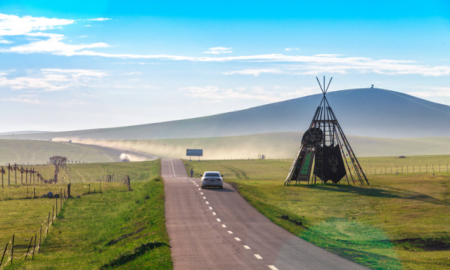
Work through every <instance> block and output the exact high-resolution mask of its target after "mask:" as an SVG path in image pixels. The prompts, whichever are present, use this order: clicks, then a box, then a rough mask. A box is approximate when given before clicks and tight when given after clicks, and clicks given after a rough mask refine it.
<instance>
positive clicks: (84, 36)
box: [77, 35, 88, 38]
mask: <svg viewBox="0 0 450 270" xmlns="http://www.w3.org/2000/svg"><path fill="white" fill-rule="evenodd" d="M87 37H88V35H83V36H77V38H87Z"/></svg>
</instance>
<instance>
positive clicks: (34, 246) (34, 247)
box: [31, 234, 36, 260]
mask: <svg viewBox="0 0 450 270" xmlns="http://www.w3.org/2000/svg"><path fill="white" fill-rule="evenodd" d="M35 249H36V234H34V245H33V256H32V257H31V259H32V260H34V250H35Z"/></svg>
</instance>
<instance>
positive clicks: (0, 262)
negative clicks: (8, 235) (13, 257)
mask: <svg viewBox="0 0 450 270" xmlns="http://www.w3.org/2000/svg"><path fill="white" fill-rule="evenodd" d="M8 245H9V242H8V243H6V247H5V251H3V256H2V260H1V261H0V266H2V263H3V258H5V254H6V250H7V249H8Z"/></svg>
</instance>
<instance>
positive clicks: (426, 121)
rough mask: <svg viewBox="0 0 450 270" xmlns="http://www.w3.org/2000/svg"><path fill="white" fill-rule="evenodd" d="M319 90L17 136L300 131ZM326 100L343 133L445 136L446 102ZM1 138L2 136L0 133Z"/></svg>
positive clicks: (366, 92) (350, 95)
mask: <svg viewBox="0 0 450 270" xmlns="http://www.w3.org/2000/svg"><path fill="white" fill-rule="evenodd" d="M321 98H322V94H318V95H312V96H307V97H302V98H296V99H291V100H287V101H283V102H277V103H272V104H268V105H264V106H259V107H254V108H250V109H246V110H241V111H235V112H230V113H223V114H218V115H212V116H206V117H199V118H193V119H186V120H179V121H170V122H163V123H155V124H146V125H139V126H129V127H118V128H106V129H93V130H80V131H68V132H52V133H38V134H22V135H17V137H18V138H22V139H51V138H64V139H94V140H143V139H171V138H200V137H225V136H239V135H249V134H259V133H271V132H303V131H305V130H306V129H307V128H308V125H309V124H310V122H311V119H312V117H313V115H314V113H315V111H316V108H317V106H318V105H319V103H320V100H321ZM327 98H328V101H329V103H330V105H331V107H332V109H333V111H334V113H335V115H336V116H337V118H338V120H339V122H340V123H341V126H342V128H343V129H344V132H345V133H346V134H348V135H355V136H369V137H381V138H383V137H384V138H413V137H438V136H439V137H445V136H450V107H449V106H446V105H442V104H437V103H433V102H430V101H426V100H423V99H420V98H416V97H413V96H410V95H407V94H403V93H399V92H395V91H390V90H384V89H376V88H375V89H367V88H365V89H352V90H341V91H335V92H330V93H328V94H327ZM0 138H1V136H0Z"/></svg>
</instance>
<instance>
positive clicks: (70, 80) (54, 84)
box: [0, 69, 108, 92]
mask: <svg viewBox="0 0 450 270" xmlns="http://www.w3.org/2000/svg"><path fill="white" fill-rule="evenodd" d="M40 71H41V72H40V74H39V75H38V76H34V77H16V78H7V77H6V75H7V74H0V87H9V88H11V89H14V90H22V89H39V90H42V91H45V92H51V91H60V90H65V89H68V88H70V87H80V86H87V85H90V84H91V83H92V82H93V81H98V80H100V79H101V78H103V77H105V76H107V75H108V74H107V73H105V72H103V71H98V70H85V69H41V70H40Z"/></svg>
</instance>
